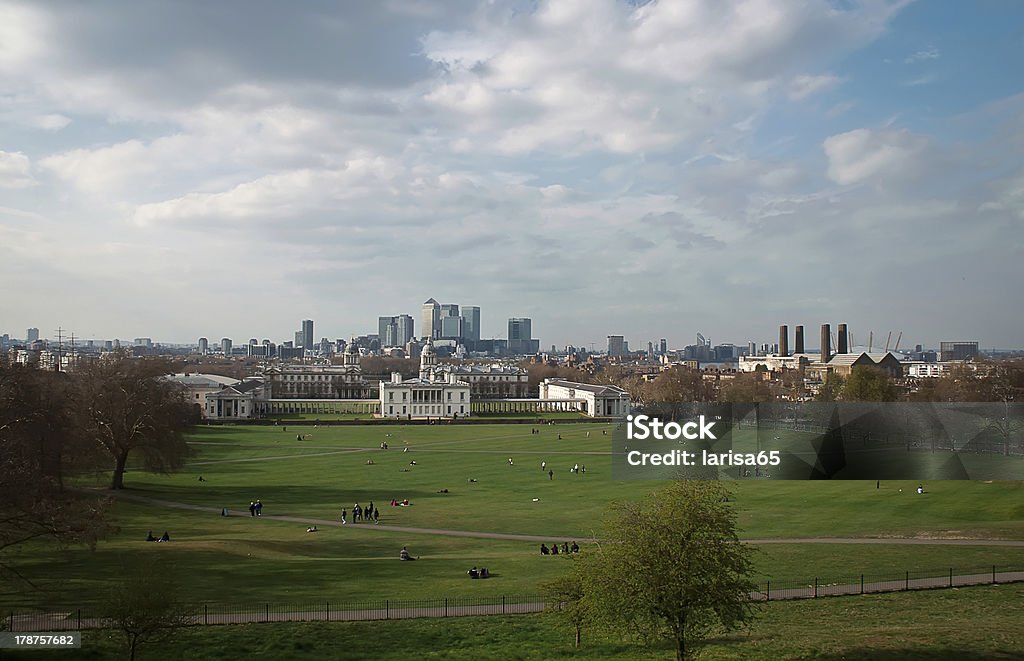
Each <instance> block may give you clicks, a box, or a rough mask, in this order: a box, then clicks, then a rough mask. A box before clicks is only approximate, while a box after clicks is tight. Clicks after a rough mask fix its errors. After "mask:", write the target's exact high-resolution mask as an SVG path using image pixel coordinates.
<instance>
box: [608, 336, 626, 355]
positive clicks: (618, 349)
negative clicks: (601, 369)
mask: <svg viewBox="0 0 1024 661" xmlns="http://www.w3.org/2000/svg"><path fill="white" fill-rule="evenodd" d="M625 354H626V342H625V338H624V337H623V336H622V335H609V336H608V355H609V356H610V357H612V358H619V357H621V356H624V355H625Z"/></svg>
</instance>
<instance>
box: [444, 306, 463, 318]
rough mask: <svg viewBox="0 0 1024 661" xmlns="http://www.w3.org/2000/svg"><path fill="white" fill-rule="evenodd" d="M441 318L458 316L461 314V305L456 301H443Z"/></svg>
mask: <svg viewBox="0 0 1024 661" xmlns="http://www.w3.org/2000/svg"><path fill="white" fill-rule="evenodd" d="M440 311H441V318H442V319H444V318H445V317H457V316H459V306H458V305H455V304H454V303H442V304H441V309H440Z"/></svg>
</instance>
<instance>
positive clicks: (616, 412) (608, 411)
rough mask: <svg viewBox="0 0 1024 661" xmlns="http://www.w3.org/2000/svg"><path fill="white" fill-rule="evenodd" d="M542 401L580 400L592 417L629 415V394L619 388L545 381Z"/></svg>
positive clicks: (541, 389) (561, 380) (542, 386)
mask: <svg viewBox="0 0 1024 661" xmlns="http://www.w3.org/2000/svg"><path fill="white" fill-rule="evenodd" d="M540 399H541V400H542V401H543V400H579V401H580V402H581V403H582V404H583V410H584V412H585V413H586V414H587V415H589V416H590V417H604V416H609V417H618V416H624V415H626V414H627V413H629V410H630V401H629V393H627V392H626V391H625V390H623V389H622V388H619V387H618V386H605V385H593V384H589V383H577V382H575V381H565V380H563V379H544V381H543V382H542V383H541V384H540Z"/></svg>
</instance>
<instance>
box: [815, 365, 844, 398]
mask: <svg viewBox="0 0 1024 661" xmlns="http://www.w3.org/2000/svg"><path fill="white" fill-rule="evenodd" d="M845 384H846V379H844V378H843V377H842V376H840V375H839V374H836V373H835V372H829V373H828V374H827V375H825V382H824V383H822V384H821V388H819V389H818V393H817V394H816V395H815V396H814V399H815V400H816V401H819V402H834V401H836V400H837V399H839V395H840V394H841V393H842V392H843V386H844V385H845Z"/></svg>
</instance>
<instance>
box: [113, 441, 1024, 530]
mask: <svg viewBox="0 0 1024 661" xmlns="http://www.w3.org/2000/svg"><path fill="white" fill-rule="evenodd" d="M531 429H533V427H530V426H528V425H477V426H470V425H438V426H433V425H430V426H423V425H409V426H400V425H396V426H387V427H365V426H352V427H319V428H317V429H313V430H309V429H307V430H306V432H307V433H308V434H310V436H309V438H308V439H307V440H303V441H296V440H295V436H294V434H293V433H292V431H293V430H289V431H287V432H286V431H284V430H283V427H282V428H281V429H276V428H274V427H242V426H237V427H208V428H202V429H201V431H199V432H198V433H197V434H195V435H194V436H193V437H192V439H193V446H192V447H193V449H194V450H195V452H196V454H195V455H194V456H193V457H192V458H191V459H190V463H189V464H187V465H186V467H185V468H184V470H182V471H181V472H179V473H177V474H171V475H153V474H148V473H144V472H137V471H134V470H133V471H131V472H129V474H128V476H127V478H126V484H127V486H128V487H129V489H130V490H131V492H132V493H136V494H140V495H146V496H150V497H154V498H160V499H164V500H174V501H181V502H188V503H193V504H199V505H206V506H214V507H218V508H220V507H229V508H231V509H236V510H237V509H240V508H245V507H246V506H247V505H248V503H249V502H250V501H251V500H253V499H254V498H260V499H262V500H263V502H264V503H265V504H266V505H267V506H268V511H269V512H272V513H277V514H288V515H293V516H302V517H313V518H321V519H323V518H336V517H337V516H338V514H339V512H340V509H341V508H342V507H346V508H351V506H352V504H354V503H356V502H359V503H361V504H363V505H365V504H366V502H367V501H368V500H370V499H372V500H374V502H375V503H376V504H377V505H378V507H379V508H380V505H381V504H382V503H387V502H390V500H391V499H392V498H397V499H399V500H402V499H409V500H410V502H412V503H413V506H412V507H409V508H401V509H392V508H388V507H384V508H380V509H381V514H382V516H384V517H385V521H384V522H385V523H393V524H396V525H404V526H412V527H424V528H441V529H457V530H473V531H488V532H504V533H520V534H534V535H544V536H548V535H550V536H555V537H569V538H572V537H589V536H592V535H593V534H594V532H595V531H597V530H598V529H599V528H600V524H601V520H602V517H603V514H604V512H605V510H606V507H607V504H608V503H609V502H612V501H622V500H635V499H639V498H642V497H644V496H645V495H647V494H648V493H650V492H651V491H654V490H655V489H657V488H658V487H659V486H661V485H662V484H663V483H662V482H656V481H641V480H614V479H612V478H611V454H610V451H611V443H612V441H611V436H612V434H611V432H610V430H611V429H612V427H611V425H597V424H559V425H544V426H540V427H538V429H540V432H541V433H540V434H539V435H533V434H531V433H530V430H531ZM602 431H609V434H608V435H607V436H605V435H603V434H602V433H601V432H602ZM588 432H589V433H590V434H591V436H590V438H587V436H586V434H587V433H588ZM558 435H561V436H562V439H561V440H558ZM383 441H387V442H388V443H389V445H390V448H391V449H389V450H387V451H383V450H381V449H380V448H379V445H380V443H381V442H383ZM405 447H408V448H410V451H409V452H402V451H401V450H402V449H404V448H405ZM509 458H512V459H513V462H514V465H509V463H508V459H509ZM368 460H372V461H373V465H368V464H367V461H368ZM411 461H416V462H417V463H416V465H415V466H412V465H410V462H411ZM542 461H546V462H547V464H548V468H549V469H551V470H552V471H553V473H554V474H553V479H549V477H548V475H547V473H546V472H544V471H542V470H541V469H540V464H541V462H542ZM577 463H578V464H581V465H584V466H586V474H582V473H581V474H574V473H571V472H570V469H571V468H572V466H573V465H574V464H577ZM198 475H203V476H204V479H206V480H207V482H202V483H200V482H198ZM470 479H474V480H477V481H476V482H470V481H469V480H470ZM101 484H102V482H101ZM916 486H917V483H914V482H908V481H903V482H891V481H883V482H882V484H881V488H880V489H876V488H875V483H874V482H862V481H815V482H805V481H771V480H767V481H764V480H744V481H739V482H736V483H734V484H733V488H734V490H735V495H736V499H735V502H736V508H737V513H738V517H739V526H740V530H741V533H742V534H743V535H744V536H745V537H749V538H765V537H776V538H778V537H822V536H868V537H889V536H924V537H929V536H930V537H965V538H970V537H974V538H987V537H997V538H1008V539H1024V483H1022V482H971V481H936V482H931V483H928V484H927V493H925V494H923V495H918V494H916V493H914V489H915V487H916ZM441 489H448V490H449V493H448V494H438V493H437V492H438V491H439V490H441ZM901 489H902V491H900V490H901ZM535 498H536V499H537V500H536V501H535V500H534V499H535Z"/></svg>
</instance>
